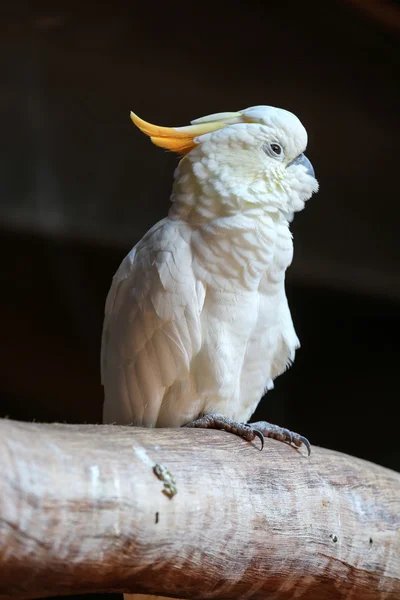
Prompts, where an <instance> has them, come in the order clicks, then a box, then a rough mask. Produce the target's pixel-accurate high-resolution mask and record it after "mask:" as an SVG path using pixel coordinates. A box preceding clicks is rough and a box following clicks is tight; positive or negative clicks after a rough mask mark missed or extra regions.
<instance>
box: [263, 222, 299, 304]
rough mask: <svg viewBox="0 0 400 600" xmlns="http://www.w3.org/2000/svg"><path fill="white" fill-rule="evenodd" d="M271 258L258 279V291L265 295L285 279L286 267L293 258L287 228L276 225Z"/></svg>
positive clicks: (290, 236)
mask: <svg viewBox="0 0 400 600" xmlns="http://www.w3.org/2000/svg"><path fill="white" fill-rule="evenodd" d="M271 254H272V255H271V259H270V261H269V263H268V264H267V265H266V268H265V272H264V275H263V276H262V277H261V279H260V287H259V290H260V292H262V293H264V294H266V295H267V296H268V295H270V294H271V293H275V292H276V291H277V288H279V287H281V286H282V284H283V283H284V280H285V273H286V269H287V268H288V267H289V265H290V264H291V262H292V260H293V241H292V235H291V233H290V231H289V228H288V227H287V226H284V225H278V226H277V230H276V237H275V240H274V245H273V251H272V253H271Z"/></svg>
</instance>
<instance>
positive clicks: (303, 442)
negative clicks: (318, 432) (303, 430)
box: [299, 435, 311, 456]
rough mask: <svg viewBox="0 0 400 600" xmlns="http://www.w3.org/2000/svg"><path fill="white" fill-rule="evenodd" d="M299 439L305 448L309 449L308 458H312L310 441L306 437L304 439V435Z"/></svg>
mask: <svg viewBox="0 0 400 600" xmlns="http://www.w3.org/2000/svg"><path fill="white" fill-rule="evenodd" d="M299 438H300V441H301V443H302V444H304V445H305V447H306V448H307V452H308V456H310V454H311V444H310V442H309V441H308V439H307V438H306V437H304V436H302V435H299Z"/></svg>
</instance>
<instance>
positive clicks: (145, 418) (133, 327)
mask: <svg viewBox="0 0 400 600" xmlns="http://www.w3.org/2000/svg"><path fill="white" fill-rule="evenodd" d="M131 120H132V122H133V123H134V124H135V126H136V127H137V128H139V130H141V131H142V132H143V133H144V134H145V135H147V136H149V137H150V140H151V141H152V142H153V144H155V145H156V146H158V147H161V148H164V149H167V150H170V151H173V152H175V153H178V154H179V155H180V156H181V159H180V162H179V163H178V165H177V168H176V170H175V174H174V182H173V187H172V193H171V197H170V201H171V206H170V209H169V212H168V216H167V217H166V218H164V219H162V220H161V221H159V222H158V223H157V224H156V225H154V226H153V227H152V228H151V229H150V230H149V231H148V232H147V233H146V234H145V235H144V237H143V238H142V239H141V240H140V241H139V242H138V243H137V244H136V245H135V246H134V248H133V249H132V250H131V251H130V252H129V253H128V255H127V256H126V257H125V258H124V259H123V261H122V263H121V265H120V267H119V268H118V270H117V272H116V274H115V275H114V277H113V279H112V283H111V287H110V290H109V293H108V296H107V299H106V304H105V315H104V323H103V333H102V345H101V375H102V384H103V387H104V405H103V422H105V423H117V424H121V425H123V424H130V425H134V426H141V427H180V426H185V427H202V428H215V429H222V430H225V431H228V432H231V433H235V434H237V435H239V436H241V437H243V438H244V439H246V440H249V441H252V440H254V439H255V438H256V437H258V438H259V439H260V440H261V448H262V447H263V444H264V436H265V437H272V438H275V439H278V440H281V441H283V442H287V443H289V444H293V445H294V446H297V447H300V446H301V445H302V444H304V445H305V447H306V448H307V450H308V453H310V443H309V441H308V440H307V438H305V437H304V436H301V435H299V434H297V433H295V432H292V431H289V430H288V429H286V428H283V427H280V426H277V425H274V424H272V423H268V422H265V421H261V422H257V423H249V422H248V421H249V419H250V417H251V416H252V414H253V413H254V411H255V409H256V408H257V405H258V404H259V402H260V400H261V398H262V397H263V396H264V394H265V393H266V392H268V391H270V390H271V389H272V388H273V386H274V379H275V378H276V377H277V376H279V375H280V374H282V373H283V372H284V371H285V370H286V369H287V368H288V367H289V366H290V365H291V364H292V362H293V360H294V358H295V353H296V350H297V349H298V348H299V346H300V342H299V339H298V337H297V335H296V332H295V329H294V325H293V321H292V317H291V313H290V309H289V305H288V301H287V297H286V292H285V273H286V269H287V268H288V267H289V265H290V264H291V262H292V258H293V240H292V234H291V231H290V223H291V221H292V220H293V217H294V213H296V212H298V211H301V210H302V209H303V208H304V206H305V202H306V201H307V200H308V199H309V198H310V197H311V196H312V194H314V193H316V192H317V191H318V182H317V180H316V178H315V174H314V169H313V167H312V164H311V162H310V161H309V159H308V158H307V157H306V156H305V154H304V151H305V149H306V146H307V131H306V129H305V127H304V126H303V125H302V123H301V121H300V120H299V119H298V118H297V117H296V116H295V115H294V114H293V113H291V112H289V111H287V110H284V109H280V108H275V107H272V106H253V107H250V108H247V109H245V110H240V111H239V112H224V113H215V114H211V115H208V116H205V117H201V118H198V119H195V120H193V121H191V123H190V125H187V126H183V127H161V126H157V125H153V124H151V123H148V122H146V121H144V120H143V119H141V118H140V117H139V116H137V115H136V114H135V113H133V112H131Z"/></svg>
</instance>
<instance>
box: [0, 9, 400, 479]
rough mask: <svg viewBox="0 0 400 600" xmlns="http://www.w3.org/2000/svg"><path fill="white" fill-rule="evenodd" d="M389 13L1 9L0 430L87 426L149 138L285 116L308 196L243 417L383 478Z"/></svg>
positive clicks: (165, 170) (392, 300)
mask: <svg viewBox="0 0 400 600" xmlns="http://www.w3.org/2000/svg"><path fill="white" fill-rule="evenodd" d="M397 4H398V3H397V2H390V1H389V0H388V1H385V0H382V1H380V2H379V1H378V2H375V1H373V0H370V1H368V0H366V1H365V2H357V1H346V0H342V1H340V0H337V1H333V0H329V1H328V0H327V1H326V2H320V3H317V2H278V1H274V2H268V1H264V2H261V1H255V0H248V1H247V2H243V3H239V2H222V1H220V0H214V1H213V2H210V1H209V0H202V2H201V3H182V2H163V3H161V2H160V3H156V2H154V1H148V2H143V3H142V2H140V3H135V2H133V1H132V2H121V1H114V2H112V3H99V2H94V1H93V0H90V1H86V2H77V1H75V0H73V1H70V2H58V3H57V2H56V3H54V2H52V3H50V2H49V3H44V2H35V3H29V2H14V3H13V4H11V3H8V2H4V3H2V6H1V8H0V17H1V19H0V48H1V52H0V69H1V73H2V77H1V80H0V103H1V111H0V131H1V161H0V198H1V201H0V231H1V238H0V256H1V279H2V293H1V295H0V302H1V314H2V325H1V331H2V340H1V346H0V352H1V362H0V365H1V366H0V416H5V415H8V416H10V417H11V418H14V419H23V420H32V419H35V420H37V421H66V422H70V423H77V422H100V420H101V405H102V388H101V386H100V380H99V347H100V335H101V326H102V316H103V306H104V301H105V297H106V293H107V291H108V288H109V285H110V281H111V277H112V275H113V274H114V272H115V270H116V269H117V267H118V265H119V263H120V261H121V259H122V258H123V256H124V255H125V254H126V252H127V251H128V250H129V249H130V248H131V247H132V246H133V245H134V244H135V243H136V242H137V241H138V240H139V239H140V237H141V236H142V235H143V234H144V233H145V232H146V230H147V229H148V228H149V227H150V226H151V225H152V224H153V223H155V222H156V221H157V220H159V219H160V218H162V217H163V216H165V214H166V213H167V210H168V207H169V202H168V198H169V192H170V188H171V182H172V174H173V169H174V167H175V165H176V163H177V157H176V156H175V155H172V154H168V153H165V152H163V151H161V150H160V149H157V148H155V147H154V146H152V145H151V144H150V143H149V140H148V139H146V138H145V137H144V136H143V135H142V134H140V133H139V132H138V131H137V130H135V128H134V127H133V125H132V124H131V122H130V120H129V111H130V110H131V109H132V110H134V111H135V112H137V113H138V114H139V115H140V116H142V117H143V118H145V119H147V120H149V121H153V122H156V123H157V124H161V125H176V126H179V125H186V124H188V122H189V121H190V120H191V119H193V118H195V117H198V116H201V115H205V114H208V113H212V112H218V111H235V110H240V109H241V108H245V107H248V106H252V105H257V104H269V105H273V106H279V107H282V108H286V109H288V110H291V111H292V112H294V113H295V114H297V115H298V116H299V117H300V119H301V120H302V121H303V123H304V124H305V126H306V128H307V129H308V132H309V147H308V150H307V155H308V156H309V158H310V159H311V161H312V163H313V165H314V168H315V172H316V175H317V178H318V179H319V182H320V192H319V194H318V195H317V196H314V197H313V199H312V200H311V201H310V202H309V203H308V205H307V207H306V210H305V211H304V212H302V213H300V214H299V215H297V216H296V219H295V222H294V224H293V232H294V237H295V259H294V263H293V265H292V267H291V268H290V270H289V271H288V274H287V282H288V285H287V288H288V295H289V300H290V305H291V308H292V313H293V318H294V322H295V326H296V329H297V332H298V335H299V337H300V339H301V342H302V349H301V350H300V351H299V352H298V354H297V358H296V362H295V365H294V366H293V368H292V369H291V370H290V371H289V372H287V373H286V374H285V375H283V376H282V377H281V378H279V379H278V380H277V382H276V389H275V391H273V392H271V393H270V394H269V395H268V399H266V400H265V401H264V402H263V403H262V405H261V406H260V408H259V409H258V411H257V414H256V417H257V418H258V417H263V418H266V419H269V420H271V421H273V422H276V423H279V424H282V425H285V426H287V427H290V428H292V429H295V430H297V431H300V432H301V433H303V434H304V435H306V436H307V437H309V438H310V440H311V443H313V444H316V445H322V446H325V447H328V448H334V449H337V450H341V451H343V452H347V453H350V454H353V455H355V456H359V457H362V458H366V459H368V460H372V461H374V462H377V463H379V464H381V465H384V466H387V467H389V468H392V469H396V470H400V451H399V446H398V444H397V440H398V437H399V419H398V416H397V411H398V404H399V401H398V370H399V359H400V350H399V340H400V244H399V236H398V219H399V216H400V209H399V193H398V173H399V164H398V148H397V145H398V134H399V131H398V112H399V99H400V98H399V94H398V92H397V81H396V79H397V80H398V66H399V54H400V53H399V43H398V32H399V9H398V6H397Z"/></svg>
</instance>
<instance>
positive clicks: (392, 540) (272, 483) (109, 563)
mask: <svg viewBox="0 0 400 600" xmlns="http://www.w3.org/2000/svg"><path fill="white" fill-rule="evenodd" d="M0 464H1V477H0V598H1V599H4V598H17V597H18V598H37V597H40V596H49V595H63V594H74V593H80V594H83V593H95V592H122V591H124V592H139V593H153V594H162V593H163V594H165V595H168V596H179V597H182V598H253V599H256V598H267V597H268V598H274V599H285V600H286V599H289V598H300V597H301V598H309V599H311V598H312V599H313V600H320V599H321V600H328V599H336V598H354V599H355V598H357V600H379V599H380V598H385V599H386V600H388V599H393V600H394V599H399V598H400V533H399V515H400V476H399V475H398V474H397V473H394V472H392V471H389V470H387V469H384V468H382V467H379V466H377V465H374V464H371V463H367V462H365V461H362V460H359V459H356V458H353V457H349V456H346V455H343V454H339V453H337V452H332V451H328V450H323V449H321V448H316V447H314V448H313V449H312V454H311V457H310V458H307V456H306V453H305V452H301V451H297V450H295V449H293V448H290V447H289V446H287V445H285V444H282V443H280V442H275V441H273V440H266V444H265V448H264V450H263V452H260V451H259V448H258V447H257V446H256V445H254V444H251V443H247V442H245V441H243V440H241V439H239V438H237V437H235V436H233V435H230V434H227V433H224V432H217V431H204V430H195V429H187V430H186V429H178V430H167V429H158V430H149V429H136V428H128V427H116V426H110V425H98V426H95V425H82V426H73V425H59V424H54V425H42V424H35V423H29V424H28V423H19V422H14V421H9V420H0ZM155 465H159V467H157V468H156V469H155ZM154 471H157V472H158V476H157V474H156V473H155V472H154ZM163 478H164V480H163ZM175 487H176V492H177V493H176V494H175V495H174V492H175Z"/></svg>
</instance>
